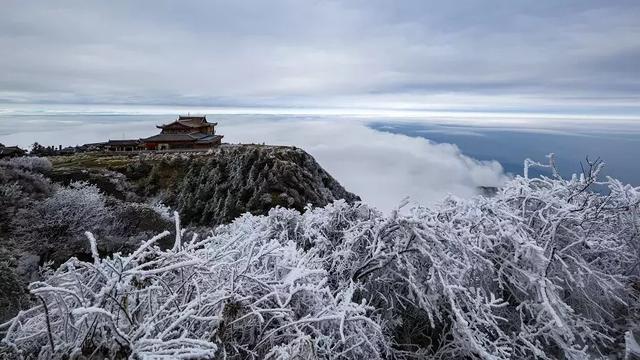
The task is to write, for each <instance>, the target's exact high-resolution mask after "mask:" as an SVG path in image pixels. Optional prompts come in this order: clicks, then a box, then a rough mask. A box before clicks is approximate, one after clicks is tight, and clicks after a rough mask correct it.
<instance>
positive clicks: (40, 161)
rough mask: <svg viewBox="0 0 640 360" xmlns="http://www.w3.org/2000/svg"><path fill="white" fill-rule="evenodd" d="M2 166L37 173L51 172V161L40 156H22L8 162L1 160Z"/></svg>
mask: <svg viewBox="0 0 640 360" xmlns="http://www.w3.org/2000/svg"><path fill="white" fill-rule="evenodd" d="M0 165H2V166H8V167H15V168H21V169H25V170H29V171H35V172H47V171H49V170H51V168H52V165H51V161H49V159H47V158H45V157H38V156H21V157H15V158H10V159H7V160H1V161H0Z"/></svg>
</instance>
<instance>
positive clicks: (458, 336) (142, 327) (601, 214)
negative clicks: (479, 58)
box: [0, 162, 640, 359]
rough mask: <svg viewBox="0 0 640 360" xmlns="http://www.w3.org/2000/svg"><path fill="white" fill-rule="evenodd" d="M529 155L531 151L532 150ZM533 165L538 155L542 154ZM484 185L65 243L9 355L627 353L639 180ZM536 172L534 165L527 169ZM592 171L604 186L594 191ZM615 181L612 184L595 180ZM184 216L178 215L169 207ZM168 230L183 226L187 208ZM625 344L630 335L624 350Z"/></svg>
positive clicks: (11, 327)
mask: <svg viewBox="0 0 640 360" xmlns="http://www.w3.org/2000/svg"><path fill="white" fill-rule="evenodd" d="M530 165H535V163H533V162H527V166H530ZM538 165H539V164H538ZM590 165H591V166H589V167H588V169H586V170H585V171H584V173H583V174H582V176H580V177H574V178H572V179H562V178H561V177H560V176H559V175H558V173H557V171H555V169H554V168H553V162H551V165H550V166H551V170H552V176H550V177H540V178H532V179H530V178H528V177H526V176H525V177H516V178H514V179H513V180H511V181H509V182H508V183H507V184H506V185H505V186H504V188H502V189H501V190H500V191H498V193H497V194H496V195H495V196H493V197H490V198H486V197H477V198H474V199H456V198H449V199H447V200H446V201H444V202H442V203H441V204H439V205H437V206H435V207H433V208H422V207H416V208H413V209H411V210H409V211H407V212H400V211H396V212H393V213H392V214H390V215H388V216H385V215H383V214H381V213H380V212H378V211H376V210H375V209H371V208H369V207H368V206H366V205H365V204H355V205H349V204H347V203H345V202H343V201H338V202H335V203H333V204H330V205H328V206H326V207H324V208H314V209H311V208H310V209H307V210H306V212H305V213H303V214H300V213H299V212H297V211H295V210H288V209H282V208H277V209H273V210H271V211H270V213H269V215H268V216H253V215H249V214H246V215H243V216H241V217H239V218H238V219H236V220H235V221H234V222H233V223H231V224H229V225H224V226H220V227H217V228H216V229H214V230H212V231H211V232H210V234H209V236H208V237H206V238H204V239H202V240H200V239H199V238H198V237H197V236H195V235H194V236H187V233H186V232H185V231H180V230H178V231H177V232H176V234H177V235H176V239H175V245H174V246H173V248H172V249H170V250H164V251H163V250H161V249H160V248H159V247H157V246H156V245H155V243H156V242H157V241H158V240H159V239H160V238H161V237H163V236H167V234H168V233H163V234H161V235H159V236H158V237H155V238H153V239H151V240H149V241H147V242H145V243H144V244H142V245H141V246H140V248H138V249H137V250H136V251H134V252H133V253H132V254H129V255H121V254H115V255H113V256H111V257H108V258H100V257H99V256H98V254H97V250H96V249H97V246H96V242H95V240H94V239H93V237H92V235H90V234H89V239H91V248H92V249H93V261H90V262H82V261H79V260H77V259H70V260H69V261H67V262H66V263H65V264H64V265H62V266H61V267H60V268H58V269H57V270H56V271H55V272H54V273H52V274H51V275H50V276H48V277H47V278H46V279H45V280H44V281H42V282H36V283H33V284H31V287H30V289H31V292H32V293H33V294H34V295H35V296H36V297H37V298H38V299H39V301H40V304H39V305H38V306H36V307H33V308H31V309H29V310H27V311H23V312H21V313H20V314H19V315H18V316H17V317H16V318H14V319H13V320H12V321H10V322H7V323H5V324H3V325H0V328H3V329H5V331H6V333H7V334H6V337H5V338H4V340H3V344H4V347H5V351H6V352H8V353H11V354H12V356H36V355H37V356H39V357H40V358H48V357H54V358H62V357H65V356H67V355H71V356H72V357H73V356H77V355H80V354H84V355H87V356H89V355H92V354H93V355H99V356H111V357H118V356H133V357H141V358H144V357H167V358H178V357H183V358H186V357H196V358H213V357H219V358H225V357H227V358H232V359H251V358H255V359H261V358H271V359H298V358H302V359H307V358H328V359H332V358H347V359H361V358H372V359H376V358H396V359H404V358H406V359H411V358H416V357H417V358H431V359H449V358H483V359H512V358H542V359H556V358H567V359H583V358H599V357H604V356H606V355H608V354H620V355H622V354H623V353H624V346H625V334H626V342H627V344H626V345H627V351H633V349H634V347H633V346H632V345H634V343H631V340H630V339H633V338H634V331H636V330H637V328H638V318H637V309H638V306H637V304H638V290H637V286H638V275H639V274H638V273H639V271H640V269H639V267H640V265H639V259H640V244H639V241H638V234H639V233H640V220H639V219H640V218H639V215H640V214H639V206H640V189H639V188H634V187H632V186H629V185H623V184H622V183H620V182H619V181H617V180H615V179H611V178H607V179H605V180H604V181H600V180H598V175H599V172H600V170H601V164H599V163H591V164H590ZM525 174H527V171H525ZM594 186H597V187H600V189H599V191H597V192H596V191H592V188H593V187H594ZM603 189H605V190H603ZM175 219H176V220H178V217H177V216H175ZM176 228H177V229H179V223H178V222H177V224H176ZM629 349H631V350H629Z"/></svg>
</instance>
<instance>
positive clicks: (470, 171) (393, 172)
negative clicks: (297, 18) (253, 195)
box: [224, 119, 504, 211]
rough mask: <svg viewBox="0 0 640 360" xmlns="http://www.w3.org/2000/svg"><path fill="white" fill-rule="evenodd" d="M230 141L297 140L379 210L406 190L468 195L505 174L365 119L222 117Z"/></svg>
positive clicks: (431, 198)
mask: <svg viewBox="0 0 640 360" xmlns="http://www.w3.org/2000/svg"><path fill="white" fill-rule="evenodd" d="M224 132H225V140H226V141H228V142H243V143H247V142H254V143H262V142H264V141H265V139H268V142H269V143H270V144H282V145H296V146H299V147H301V148H303V149H305V150H306V151H307V152H309V153H310V154H311V155H313V156H314V157H315V158H316V160H317V161H318V162H319V163H320V165H322V166H323V167H324V168H325V169H326V170H327V171H328V172H329V173H330V174H332V175H333V176H334V177H335V178H336V179H338V181H340V183H341V184H342V185H344V186H345V187H346V188H347V189H348V190H350V191H352V192H355V193H356V194H358V195H360V196H361V197H362V199H363V200H364V201H366V202H368V203H369V204H372V205H374V206H376V207H378V208H380V209H382V210H385V211H388V210H391V209H393V208H394V207H396V206H397V205H398V204H399V203H400V201H401V200H402V199H403V198H404V197H406V196H409V197H410V199H411V201H413V202H415V203H418V204H423V205H429V204H433V203H434V202H436V201H439V200H442V199H443V198H444V197H445V196H447V195H449V194H451V195H455V196H462V197H468V196H472V195H474V194H477V192H478V191H477V190H478V189H477V188H478V186H498V185H500V184H501V183H502V181H503V180H504V175H503V170H502V166H500V164H499V163H497V162H495V161H494V162H480V161H477V160H474V159H472V158H470V157H468V156H465V155H463V154H462V153H461V152H460V150H459V149H458V147H457V146H455V145H452V144H444V143H443V144H436V143H433V142H430V141H428V140H426V139H423V138H415V137H408V136H405V135H398V134H390V133H384V132H379V131H376V130H373V129H371V128H369V127H367V126H365V124H364V123H359V122H354V121H348V122H347V121H329V120H301V119H296V120H277V121H269V122H264V121H260V122H252V121H241V122H240V121H238V122H225V123H224Z"/></svg>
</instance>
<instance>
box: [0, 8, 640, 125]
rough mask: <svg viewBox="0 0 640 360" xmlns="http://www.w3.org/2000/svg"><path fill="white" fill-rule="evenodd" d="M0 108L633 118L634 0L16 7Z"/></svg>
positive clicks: (7, 29)
mask: <svg viewBox="0 0 640 360" xmlns="http://www.w3.org/2000/svg"><path fill="white" fill-rule="evenodd" d="M0 49H2V50H1V56H0V69H2V71H0V105H1V104H2V103H4V104H5V105H6V104H14V105H16V104H32V103H60V104H114V105H115V104H144V105H186V106H266V107H269V106H274V107H314V108H365V109H411V110H422V109H428V110H462V111H510V112H511V111H513V112H542V113H578V114H605V115H630V116H637V115H639V114H640V105H639V104H640V102H639V100H640V1H637V0H635V1H555V0H554V1H438V2H430V1H423V0H416V1H377V0H362V1H355V0H354V1H339V2H335V1H298V0H291V1H277V0H273V1H251V2H250V1H228V2H224V1H157V0H154V1H113V0H110V1H84V0H79V1H22V0H15V1H14V0H4V1H3V2H2V9H1V11H0Z"/></svg>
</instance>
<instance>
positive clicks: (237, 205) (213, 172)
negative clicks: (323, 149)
mask: <svg viewBox="0 0 640 360" xmlns="http://www.w3.org/2000/svg"><path fill="white" fill-rule="evenodd" d="M52 161H53V163H54V169H53V172H52V177H53V178H54V180H58V181H61V182H69V181H72V180H87V181H89V182H91V183H94V184H96V185H97V186H98V187H100V189H101V190H103V191H104V192H106V193H107V194H110V195H112V196H114V197H116V198H120V199H123V200H127V199H132V200H135V201H140V198H142V199H151V198H153V199H158V200H160V201H162V202H163V203H164V204H165V205H168V206H170V207H171V208H173V209H176V210H177V211H179V212H180V214H181V217H182V219H183V221H184V222H185V223H190V224H194V225H216V224H221V223H226V222H230V221H231V220H233V219H234V218H236V217H237V216H239V215H240V214H242V213H245V212H250V213H252V214H266V213H267V212H268V210H269V209H271V208H272V207H275V206H277V205H279V206H282V207H288V208H295V209H298V210H302V209H303V208H304V207H305V206H306V205H307V204H311V205H314V206H324V205H326V204H328V203H330V202H332V201H334V200H336V199H345V200H347V201H348V202H353V201H357V200H360V199H359V197H357V196H356V195H354V194H352V193H350V192H348V191H346V190H345V189H344V188H343V187H342V186H341V185H340V184H339V183H338V182H337V181H336V180H335V179H334V178H333V177H331V175H329V173H327V172H326V171H325V170H324V169H322V167H321V166H320V165H319V164H318V163H317V162H316V161H315V160H314V159H313V157H312V156H310V155H309V154H307V153H306V152H305V151H303V150H301V149H298V148H293V147H284V146H277V147H276V146H264V145H263V146H261V145H223V146H220V147H218V148H216V149H214V150H212V151H210V152H208V153H163V154H157V153H144V154H117V155H113V154H91V153H87V154H77V155H73V156H66V157H59V158H52Z"/></svg>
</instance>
